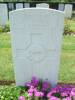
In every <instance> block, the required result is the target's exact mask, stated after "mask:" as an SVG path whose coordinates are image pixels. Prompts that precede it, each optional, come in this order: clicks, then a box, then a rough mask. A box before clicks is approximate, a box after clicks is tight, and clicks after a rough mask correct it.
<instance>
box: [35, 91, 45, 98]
mask: <svg viewBox="0 0 75 100" xmlns="http://www.w3.org/2000/svg"><path fill="white" fill-rule="evenodd" d="M43 95H44V94H43V92H38V91H36V92H35V93H34V96H35V97H43Z"/></svg>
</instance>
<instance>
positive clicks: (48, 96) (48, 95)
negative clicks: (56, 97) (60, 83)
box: [47, 89, 56, 98]
mask: <svg viewBox="0 0 75 100" xmlns="http://www.w3.org/2000/svg"><path fill="white" fill-rule="evenodd" d="M53 93H56V90H55V89H53V90H52V91H51V92H49V93H48V94H47V98H50V97H51V96H52V94H53Z"/></svg>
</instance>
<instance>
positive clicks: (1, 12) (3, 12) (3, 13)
mask: <svg viewBox="0 0 75 100" xmlns="http://www.w3.org/2000/svg"><path fill="white" fill-rule="evenodd" d="M7 21H8V11H7V5H6V4H0V25H5V24H6V23H7Z"/></svg>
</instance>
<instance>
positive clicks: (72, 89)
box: [0, 77, 75, 100]
mask: <svg viewBox="0 0 75 100" xmlns="http://www.w3.org/2000/svg"><path fill="white" fill-rule="evenodd" d="M0 100H75V86H74V85H67V84H64V85H56V86H55V87H53V88H52V87H51V84H50V82H49V81H48V80H44V81H43V80H41V79H38V78H36V77H32V79H31V81H29V82H26V83H25V86H24V87H22V86H21V87H19V86H18V87H16V86H9V88H8V86H2V87H0Z"/></svg>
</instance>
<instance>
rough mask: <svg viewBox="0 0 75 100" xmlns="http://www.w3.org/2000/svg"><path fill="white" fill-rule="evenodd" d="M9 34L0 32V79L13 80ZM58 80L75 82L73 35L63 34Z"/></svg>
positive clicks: (74, 45)
mask: <svg viewBox="0 0 75 100" xmlns="http://www.w3.org/2000/svg"><path fill="white" fill-rule="evenodd" d="M10 42H11V41H10V34H0V80H13V79H14V72H13V65H12V55H11V43H10ZM59 81H62V82H75V36H68V35H67V36H63V42H62V52H61V63H60V71H59Z"/></svg>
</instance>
